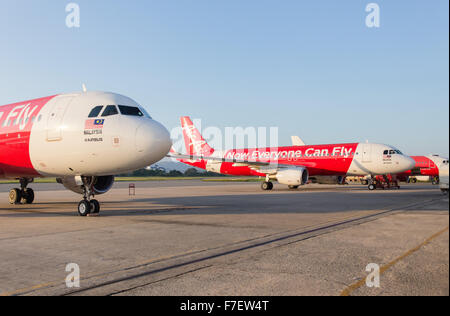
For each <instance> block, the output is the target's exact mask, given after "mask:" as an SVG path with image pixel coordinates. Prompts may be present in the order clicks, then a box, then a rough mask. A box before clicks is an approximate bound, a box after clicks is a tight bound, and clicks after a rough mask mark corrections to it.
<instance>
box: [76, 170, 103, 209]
mask: <svg viewBox="0 0 450 316" xmlns="http://www.w3.org/2000/svg"><path fill="white" fill-rule="evenodd" d="M82 180H83V200H82V201H81V202H80V203H78V214H79V215H80V216H83V217H85V216H88V215H89V214H98V213H100V203H99V202H98V201H97V200H94V199H93V198H94V196H95V194H94V190H93V187H94V184H95V182H94V181H95V178H94V177H83V178H82Z"/></svg>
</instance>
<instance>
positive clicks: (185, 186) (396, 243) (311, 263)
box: [0, 180, 449, 296]
mask: <svg viewBox="0 0 450 316" xmlns="http://www.w3.org/2000/svg"><path fill="white" fill-rule="evenodd" d="M135 184H136V192H135V193H136V194H135V195H132V196H130V195H129V193H130V192H129V188H128V185H129V183H117V184H116V185H115V186H114V188H113V189H112V190H111V191H110V192H108V193H107V194H105V195H101V196H97V197H96V198H97V199H98V200H99V201H100V202H101V205H102V211H101V213H100V216H98V217H87V218H82V217H79V216H78V215H77V213H76V207H77V204H78V202H79V201H80V200H81V197H80V196H79V195H77V194H75V193H72V192H70V191H67V190H64V187H63V186H61V185H59V184H32V185H31V187H32V188H33V189H34V190H35V194H36V201H35V204H32V205H17V206H14V205H10V204H9V203H8V191H9V189H11V188H12V187H13V186H12V185H5V184H2V185H0V192H1V193H0V258H1V260H0V295H9V296H14V295H33V296H34V295H80V296H81V295H102V296H103V295H125V296H127V295H155V296H160V295H179V296H197V295H199V296H203V295H208V296H209V295H219V296H235V295H237V296H244V295H245V296H246V295H250V296H272V295H277V296H278V295H281V296H284V295H294V296H297V295H299V296H302V295H332V296H339V295H352V296H359V295H361V296H378V295H427V296H428V295H444V296H448V295H449V200H448V196H443V195H442V194H441V192H440V191H439V188H438V187H436V186H432V185H431V184H411V185H403V186H402V188H401V189H400V190H386V191H384V190H379V191H374V192H369V191H368V190H367V187H365V186H360V185H347V186H337V185H336V186H334V185H307V186H304V187H302V188H300V189H299V190H296V191H290V190H288V189H287V188H286V187H285V186H282V185H278V184H276V185H275V189H274V190H273V191H272V192H264V191H261V189H260V187H259V184H258V183H226V182H203V181H197V180H195V181H161V182H136V183H135ZM71 263H74V264H76V265H77V266H78V267H79V270H80V287H71V288H70V287H67V284H66V278H67V276H68V275H69V274H70V273H71V272H72V271H73V270H70V269H68V270H67V271H66V268H67V265H68V264H71ZM371 264H372V265H371ZM374 267H375V268H374ZM369 268H370V269H369ZM366 269H367V270H366ZM377 271H379V274H378V275H377V274H376V272H377ZM373 272H375V274H373ZM369 275H370V277H369V278H368V276H369ZM374 275H375V276H379V283H377V282H376V280H377V278H376V277H373V276H374ZM73 280H75V279H70V278H69V281H73ZM368 285H370V286H372V287H369V286H368Z"/></svg>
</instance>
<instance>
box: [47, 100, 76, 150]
mask: <svg viewBox="0 0 450 316" xmlns="http://www.w3.org/2000/svg"><path fill="white" fill-rule="evenodd" d="M72 100H73V97H61V98H58V99H56V100H55V105H54V106H53V108H52V110H51V111H50V114H49V117H48V120H47V141H49V142H54V141H60V140H62V126H61V125H62V122H63V118H64V114H65V113H66V110H67V108H68V106H69V104H70V103H71V102H72Z"/></svg>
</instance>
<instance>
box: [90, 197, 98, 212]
mask: <svg viewBox="0 0 450 316" xmlns="http://www.w3.org/2000/svg"><path fill="white" fill-rule="evenodd" d="M91 213H92V214H98V213H100V203H99V202H98V201H97V200H91Z"/></svg>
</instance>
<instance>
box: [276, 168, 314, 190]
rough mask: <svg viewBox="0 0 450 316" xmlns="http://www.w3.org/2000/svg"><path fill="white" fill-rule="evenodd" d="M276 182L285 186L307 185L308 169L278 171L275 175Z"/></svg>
mask: <svg viewBox="0 0 450 316" xmlns="http://www.w3.org/2000/svg"><path fill="white" fill-rule="evenodd" d="M276 178H277V181H278V183H280V184H285V185H293V186H298V185H305V184H306V183H308V179H309V172H308V169H306V168H302V167H298V168H289V169H284V170H280V171H278V172H277V175H276Z"/></svg>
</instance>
